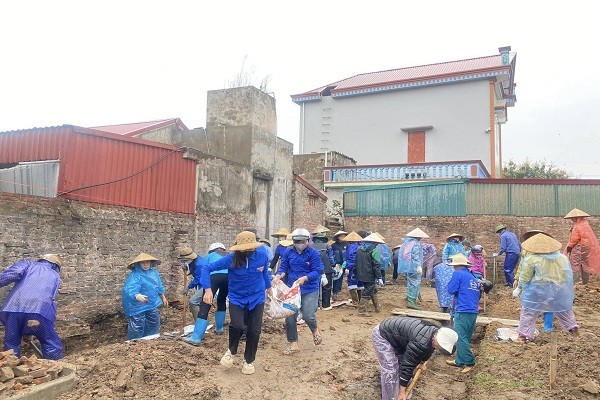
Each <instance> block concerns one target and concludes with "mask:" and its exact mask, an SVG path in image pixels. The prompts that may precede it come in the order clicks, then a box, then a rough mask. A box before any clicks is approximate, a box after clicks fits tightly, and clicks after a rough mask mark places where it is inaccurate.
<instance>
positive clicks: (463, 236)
mask: <svg viewBox="0 0 600 400" xmlns="http://www.w3.org/2000/svg"><path fill="white" fill-rule="evenodd" d="M453 237H459V238H460V240H461V242H462V241H463V240H465V235H461V234H460V233H456V232H454V233H452V234H450V235H448V236H447V237H446V240H448V239H450V238H453Z"/></svg>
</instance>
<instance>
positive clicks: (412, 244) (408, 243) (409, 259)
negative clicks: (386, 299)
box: [398, 237, 423, 303]
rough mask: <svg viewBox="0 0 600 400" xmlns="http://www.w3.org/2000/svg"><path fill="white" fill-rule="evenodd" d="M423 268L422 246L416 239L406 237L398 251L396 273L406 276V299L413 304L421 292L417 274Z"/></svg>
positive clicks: (419, 275)
mask: <svg viewBox="0 0 600 400" xmlns="http://www.w3.org/2000/svg"><path fill="white" fill-rule="evenodd" d="M419 268H421V269H422V268H423V246H422V244H421V242H420V241H419V240H418V239H416V238H411V237H407V238H405V239H404V243H402V246H400V248H399V249H398V273H399V274H406V281H407V288H406V297H407V299H408V301H410V302H412V303H414V302H415V301H416V300H417V298H418V297H419V291H420V290H421V274H418V273H417V270H418V269H419Z"/></svg>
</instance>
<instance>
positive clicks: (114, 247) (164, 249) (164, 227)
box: [0, 194, 248, 337]
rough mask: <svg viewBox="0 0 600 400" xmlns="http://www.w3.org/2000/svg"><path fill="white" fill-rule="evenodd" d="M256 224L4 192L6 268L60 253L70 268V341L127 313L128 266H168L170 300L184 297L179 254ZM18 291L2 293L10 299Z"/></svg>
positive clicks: (1, 263)
mask: <svg viewBox="0 0 600 400" xmlns="http://www.w3.org/2000/svg"><path fill="white" fill-rule="evenodd" d="M247 223H248V219H247V218H245V217H244V216H243V215H232V214H217V213H200V214H198V216H197V217H196V218H195V217H194V216H190V215H185V214H173V213H163V212H157V211H150V210H138V209H133V208H125V207H117V206H104V205H98V204H92V203H85V202H77V201H69V200H64V199H46V198H40V197H33V196H18V195H6V194H0V269H4V268H6V267H8V266H9V265H10V264H12V263H13V262H15V261H17V260H19V259H21V258H33V259H35V258H37V257H39V256H40V255H41V254H45V253H50V252H56V253H59V254H60V256H61V258H62V261H63V266H62V269H61V278H62V285H61V288H60V290H59V295H58V309H59V315H58V321H57V328H58V329H59V330H60V331H61V334H62V335H63V337H68V336H72V335H77V334H86V333H87V332H89V323H90V322H92V321H94V320H97V319H98V318H99V317H101V316H102V315H111V314H115V313H120V312H122V309H121V290H122V287H123V282H124V280H125V277H126V276H127V274H128V273H129V270H128V269H127V267H126V265H127V264H128V263H129V261H131V260H132V259H133V258H134V257H135V256H136V255H137V254H139V253H140V252H147V253H150V254H152V255H153V256H155V257H157V258H159V259H160V260H162V264H161V265H159V267H158V270H159V271H160V273H161V276H162V279H163V283H164V284H165V287H166V289H167V293H166V294H167V298H168V299H170V300H173V299H179V297H180V296H179V293H181V290H182V288H183V273H182V271H181V268H180V264H179V262H178V261H177V259H176V250H175V249H176V248H177V247H178V246H181V245H192V246H193V247H194V248H196V249H197V250H198V251H199V252H200V253H202V254H205V253H206V251H207V248H208V245H209V244H210V243H212V242H215V241H221V242H223V243H225V244H226V245H228V246H229V245H231V244H232V243H233V241H234V240H235V235H236V234H237V233H238V232H239V231H240V230H241V229H242V227H243V226H244V225H246V224H247ZM9 289H10V287H5V288H2V289H0V298H2V299H3V298H4V297H5V295H6V293H7V291H8V290H9Z"/></svg>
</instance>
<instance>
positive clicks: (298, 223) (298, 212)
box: [292, 180, 325, 231]
mask: <svg viewBox="0 0 600 400" xmlns="http://www.w3.org/2000/svg"><path fill="white" fill-rule="evenodd" d="M293 182H294V183H293V185H292V229H295V228H306V229H308V230H309V231H310V230H311V229H313V228H314V227H316V226H317V225H319V224H323V223H324V221H323V220H324V217H325V201H324V200H323V199H321V198H320V197H317V196H315V195H314V194H313V193H312V192H311V191H310V190H308V189H307V188H305V187H304V186H302V185H301V184H300V183H298V182H297V181H296V180H294V181H293Z"/></svg>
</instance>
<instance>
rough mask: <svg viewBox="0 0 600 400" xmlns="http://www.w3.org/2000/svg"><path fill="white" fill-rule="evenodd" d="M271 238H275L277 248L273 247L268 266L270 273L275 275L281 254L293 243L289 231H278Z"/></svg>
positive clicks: (283, 229)
mask: <svg viewBox="0 0 600 400" xmlns="http://www.w3.org/2000/svg"><path fill="white" fill-rule="evenodd" d="M271 236H273V237H274V238H277V240H278V243H277V247H275V251H274V253H273V258H272V259H271V263H270V264H269V269H270V270H271V273H272V274H276V273H277V267H278V266H279V261H280V260H281V257H283V253H285V251H286V250H287V249H288V247H290V246H291V245H292V243H293V241H292V235H291V234H290V231H288V230H287V229H286V228H281V229H279V230H278V231H277V232H275V233H274V234H272V235H271Z"/></svg>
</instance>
